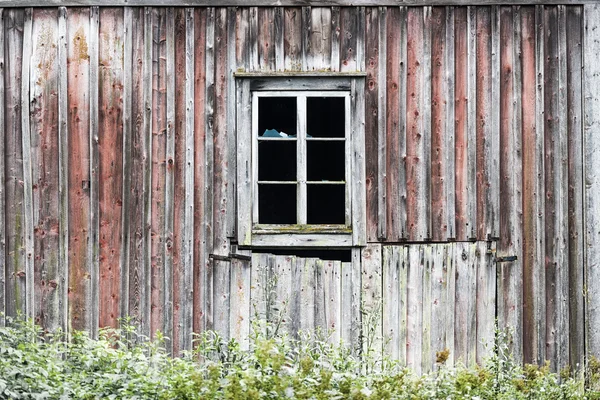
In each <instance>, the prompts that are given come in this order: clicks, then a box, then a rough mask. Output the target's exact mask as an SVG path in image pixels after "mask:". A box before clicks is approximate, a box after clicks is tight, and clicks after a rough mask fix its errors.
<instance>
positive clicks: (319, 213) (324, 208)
mask: <svg viewBox="0 0 600 400" xmlns="http://www.w3.org/2000/svg"><path fill="white" fill-rule="evenodd" d="M345 192H346V190H345V185H323V184H309V185H307V203H308V204H307V206H308V209H307V223H308V224H345V223H346V215H345V194H346V193H345Z"/></svg>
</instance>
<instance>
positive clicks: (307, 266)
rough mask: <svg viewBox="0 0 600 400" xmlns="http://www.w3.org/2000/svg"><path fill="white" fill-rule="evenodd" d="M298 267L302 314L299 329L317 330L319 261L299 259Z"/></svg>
mask: <svg viewBox="0 0 600 400" xmlns="http://www.w3.org/2000/svg"><path fill="white" fill-rule="evenodd" d="M296 267H297V268H299V271H300V286H299V287H300V293H299V296H298V297H299V298H300V310H299V311H300V313H299V314H298V317H299V320H300V323H299V328H300V329H301V330H303V331H306V332H308V331H310V330H312V329H315V298H316V297H315V288H316V267H317V260H316V259H314V258H298V260H297V261H296Z"/></svg>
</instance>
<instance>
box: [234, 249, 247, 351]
mask: <svg viewBox="0 0 600 400" xmlns="http://www.w3.org/2000/svg"><path fill="white" fill-rule="evenodd" d="M236 253H237V254H242V255H245V256H249V255H250V252H248V251H243V250H237V252H236ZM250 280H251V263H250V262H249V261H246V260H241V259H239V258H232V260H231V282H230V283H231V286H230V289H229V290H230V293H231V295H230V300H229V306H230V313H229V329H230V337H231V338H235V339H236V340H237V341H238V343H240V347H241V348H242V349H244V350H247V349H248V347H249V344H250V343H249V337H250V315H251V307H250V306H251V304H250V292H251V288H250V286H251V282H250Z"/></svg>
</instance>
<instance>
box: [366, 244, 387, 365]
mask: <svg viewBox="0 0 600 400" xmlns="http://www.w3.org/2000/svg"><path fill="white" fill-rule="evenodd" d="M381 256H382V255H381V245H380V244H368V245H367V246H366V247H365V248H363V250H362V253H361V269H362V291H361V295H362V301H361V307H362V313H363V315H362V318H363V320H362V324H363V327H362V331H363V352H364V353H368V354H371V355H373V356H374V357H375V358H378V357H379V355H381V353H382V351H383V340H382V338H383V326H382V324H381V322H382V321H381V313H382V302H383V288H382V284H383V281H382V275H381V274H382V258H381Z"/></svg>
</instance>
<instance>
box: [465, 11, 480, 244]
mask: <svg viewBox="0 0 600 400" xmlns="http://www.w3.org/2000/svg"><path fill="white" fill-rule="evenodd" d="M476 74H477V18H476V8H475V7H467V207H466V209H467V222H466V224H467V229H466V231H467V236H468V239H474V238H476V237H477V196H476V194H477V190H476V188H477V128H476V127H477V97H476V93H477V80H476V77H477V75H476Z"/></svg>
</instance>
